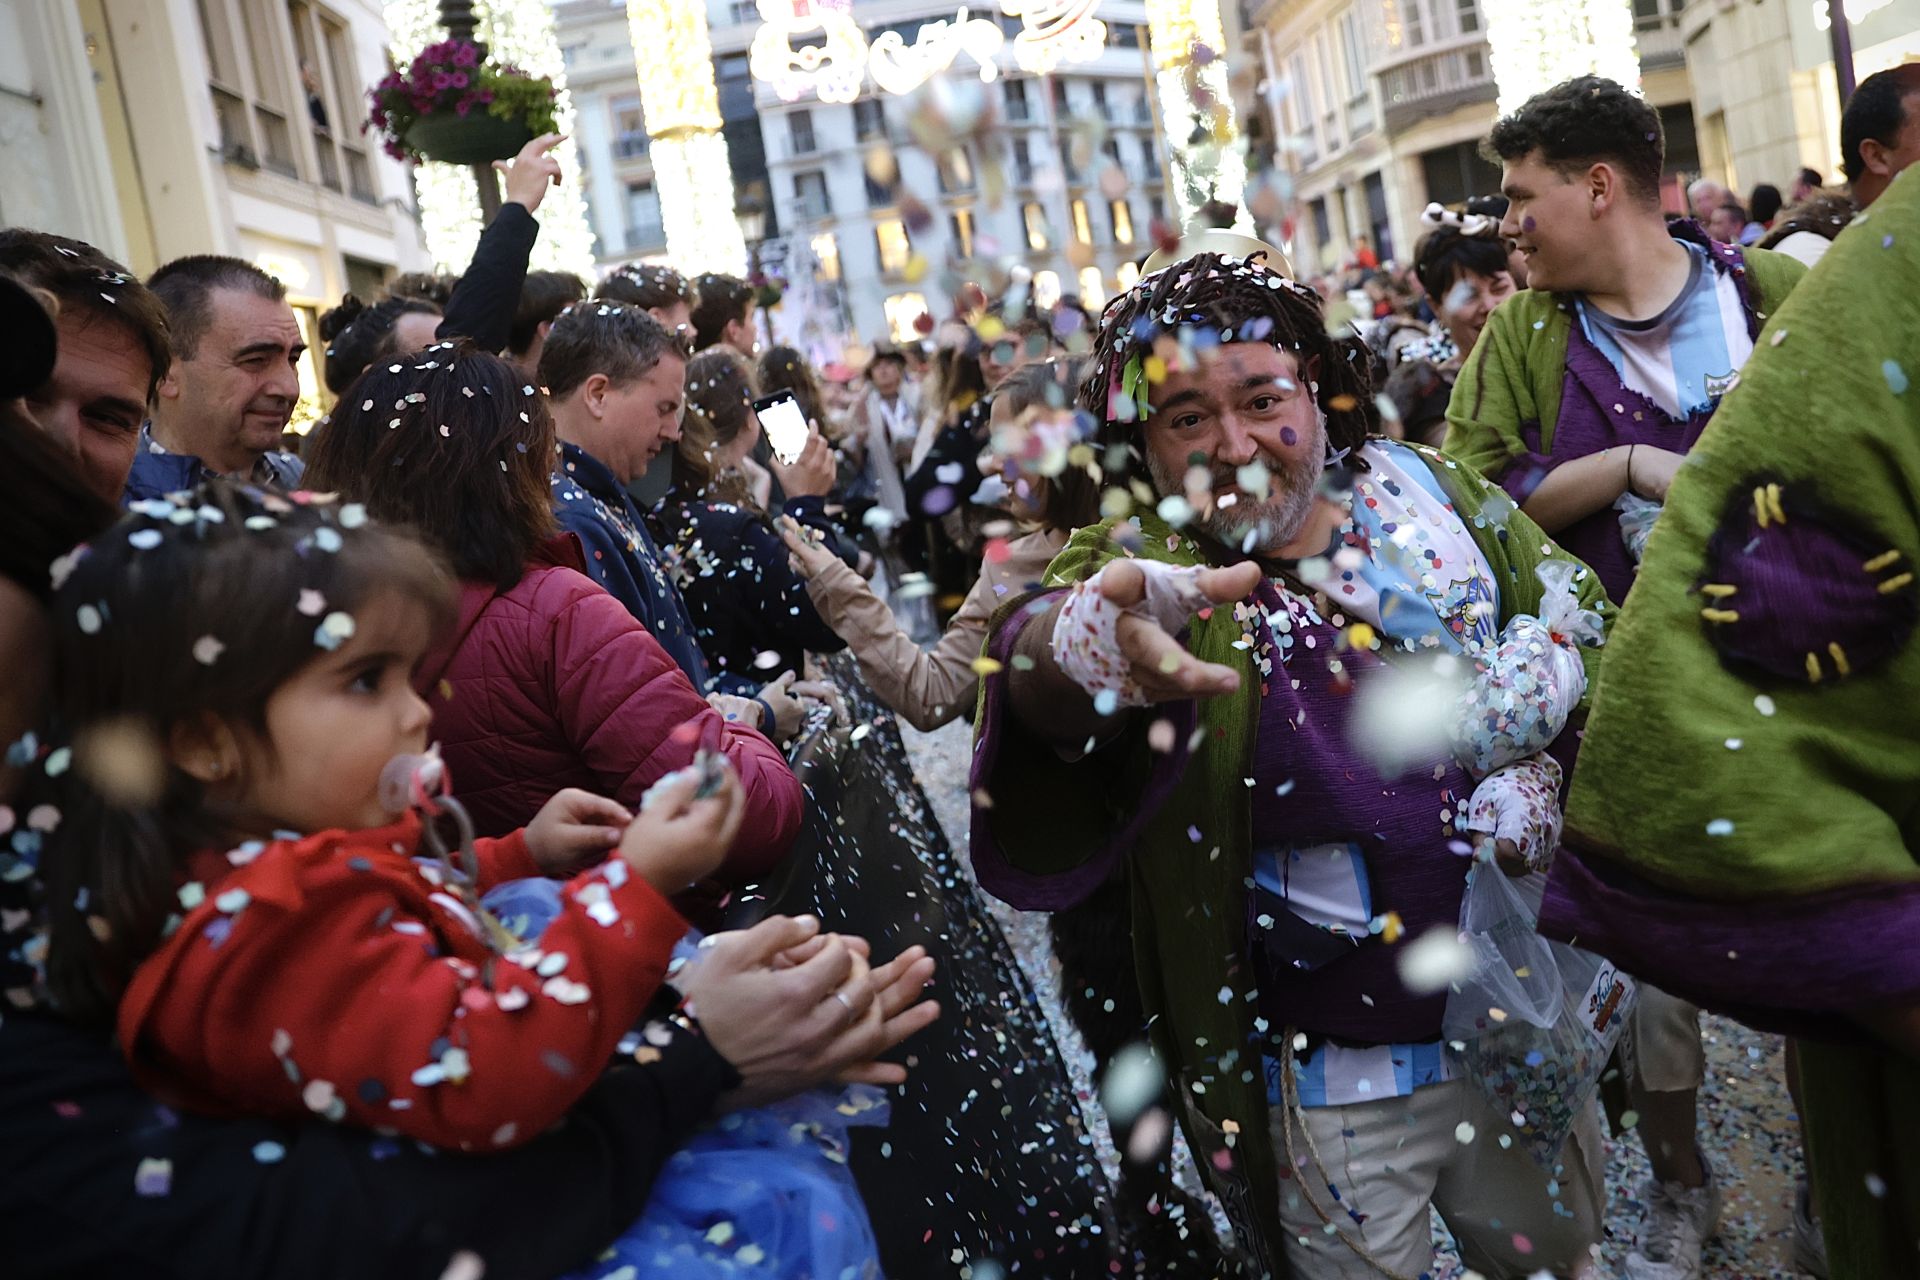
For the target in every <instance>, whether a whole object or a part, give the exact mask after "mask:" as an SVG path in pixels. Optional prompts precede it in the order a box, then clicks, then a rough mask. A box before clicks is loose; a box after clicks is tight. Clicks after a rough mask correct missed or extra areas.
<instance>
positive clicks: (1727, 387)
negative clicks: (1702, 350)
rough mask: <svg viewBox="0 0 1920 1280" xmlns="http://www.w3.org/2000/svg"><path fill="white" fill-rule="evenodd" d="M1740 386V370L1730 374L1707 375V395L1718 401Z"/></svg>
mask: <svg viewBox="0 0 1920 1280" xmlns="http://www.w3.org/2000/svg"><path fill="white" fill-rule="evenodd" d="M1739 385H1740V371H1739V370H1738V369H1735V370H1733V371H1732V372H1730V373H1721V374H1712V373H1710V374H1708V375H1707V395H1708V396H1710V397H1711V398H1713V399H1715V400H1718V399H1719V398H1720V397H1721V396H1724V395H1725V394H1727V392H1729V391H1731V390H1733V389H1734V388H1735V387H1737V386H1739Z"/></svg>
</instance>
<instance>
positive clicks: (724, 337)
mask: <svg viewBox="0 0 1920 1280" xmlns="http://www.w3.org/2000/svg"><path fill="white" fill-rule="evenodd" d="M693 295H694V302H693V315H692V319H693V349H694V351H695V352H701V351H705V350H706V349H707V348H708V347H714V346H719V345H720V344H722V343H725V344H726V345H727V346H729V347H732V348H733V349H734V350H735V351H738V352H739V353H740V354H741V355H743V356H745V357H747V359H749V360H751V359H753V355H754V351H755V349H756V348H757V347H758V346H759V345H760V343H759V339H758V338H757V337H756V336H755V334H754V328H753V312H754V308H755V307H757V306H758V305H759V303H758V301H757V300H756V299H755V297H754V292H753V286H752V285H750V284H748V283H747V282H746V281H745V280H742V279H741V278H740V277H738V276H728V275H720V274H718V273H709V274H707V275H703V276H700V277H698V278H697V279H695V280H694V282H693Z"/></svg>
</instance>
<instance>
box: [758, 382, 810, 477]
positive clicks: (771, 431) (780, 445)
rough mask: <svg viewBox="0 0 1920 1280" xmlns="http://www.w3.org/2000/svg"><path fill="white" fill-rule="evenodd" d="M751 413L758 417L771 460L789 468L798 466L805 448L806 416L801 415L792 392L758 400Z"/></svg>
mask: <svg viewBox="0 0 1920 1280" xmlns="http://www.w3.org/2000/svg"><path fill="white" fill-rule="evenodd" d="M753 411H754V412H755V413H756V414H758V415H759V416H760V430H761V431H762V432H763V433H764V434H765V435H766V437H767V447H768V448H770V449H772V450H773V456H774V457H776V458H778V459H780V461H781V462H782V463H784V464H785V465H787V466H789V467H790V466H792V465H793V464H794V463H796V462H798V461H799V460H800V451H801V450H802V449H805V448H806V447H807V415H806V414H804V413H802V412H800V402H799V401H798V400H795V399H794V398H793V392H791V391H776V392H774V393H773V394H772V395H770V396H761V397H760V398H759V399H758V400H755V401H754V402H753Z"/></svg>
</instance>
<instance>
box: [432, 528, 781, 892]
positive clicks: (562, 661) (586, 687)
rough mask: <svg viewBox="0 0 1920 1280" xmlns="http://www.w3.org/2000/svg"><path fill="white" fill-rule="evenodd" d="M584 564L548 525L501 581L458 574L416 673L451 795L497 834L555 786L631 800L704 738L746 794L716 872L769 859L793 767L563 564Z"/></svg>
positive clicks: (754, 870) (486, 831)
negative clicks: (531, 555) (446, 613)
mask: <svg viewBox="0 0 1920 1280" xmlns="http://www.w3.org/2000/svg"><path fill="white" fill-rule="evenodd" d="M581 563H582V562H581V560H580V550H579V544H578V543H577V542H575V541H574V540H573V539H571V538H566V537H563V538H557V539H555V540H554V541H553V542H550V543H548V544H547V545H546V546H545V547H543V548H542V549H541V551H540V553H539V554H538V555H537V556H536V557H535V560H534V562H533V563H531V564H530V565H529V566H528V569H527V573H526V576H524V577H523V578H521V579H520V581H519V582H517V583H515V584H514V586H513V587H512V588H511V589H509V590H507V591H498V590H496V589H495V588H494V587H492V586H491V585H489V584H486V583H478V582H463V583H462V584H461V591H460V620H459V623H458V624H457V625H456V626H455V627H454V628H453V630H452V631H451V632H450V633H449V634H448V635H447V636H445V637H444V638H443V639H442V640H441V642H440V643H439V644H438V645H436V646H435V648H434V649H433V650H432V651H431V652H429V653H428V654H427V656H426V658H425V659H424V660H423V661H422V662H421V664H420V671H419V674H418V675H417V676H416V677H415V678H414V687H415V688H417V689H418V690H419V691H420V693H421V695H422V696H423V697H425V698H426V700H427V702H428V704H429V705H430V706H432V708H433V733H434V736H435V737H436V738H437V739H439V741H440V746H441V751H442V753H443V754H444V755H445V757H446V761H447V766H448V769H449V771H450V772H451V774H452V779H453V786H454V792H455V794H456V795H458V796H459V797H460V800H461V802H462V803H463V804H465V805H466V806H467V810H468V812H469V813H471V814H472V815H473V821H474V826H475V827H476V828H477V829H478V831H479V833H480V834H481V835H501V834H504V833H505V832H508V831H512V830H514V829H515V828H516V827H522V826H525V825H526V824H527V822H528V821H530V820H531V819H532V817H533V815H534V814H536V813H538V812H539V811H540V806H541V805H543V804H545V803H546V802H547V800H548V799H549V798H550V797H551V796H552V795H553V793H554V792H556V791H558V790H560V789H561V788H562V787H581V788H584V789H585V790H588V791H592V792H595V793H597V794H599V795H604V796H611V797H613V798H614V799H615V800H618V801H619V802H620V803H621V804H624V805H626V806H627V807H628V808H630V809H631V808H634V807H636V806H637V805H638V804H639V803H640V796H641V794H642V793H644V792H645V791H646V789H647V788H648V787H649V786H651V785H653V783H655V782H656V781H658V780H659V779H660V778H661V777H662V776H663V775H665V774H667V773H669V772H671V771H672V770H674V769H679V768H684V767H685V766H687V765H690V764H692V763H693V758H694V754H695V753H696V752H698V751H699V750H700V749H701V748H703V747H705V748H712V749H714V750H718V751H721V752H723V753H724V754H725V755H726V757H727V759H728V760H729V761H731V762H732V764H733V767H734V770H735V772H737V773H738V774H739V775H740V781H741V784H742V785H743V786H744V787H745V788H746V796H747V810H746V818H745V821H743V822H742V823H741V825H740V834H739V835H738V836H737V837H735V839H734V843H733V851H732V852H731V853H730V854H729V855H728V857H727V861H726V865H725V867H724V868H723V869H722V873H721V878H722V879H724V880H727V881H730V882H733V883H739V882H742V881H745V880H748V879H751V878H753V877H755V876H757V875H758V874H760V873H761V872H764V871H765V870H767V869H768V868H769V867H771V866H773V865H774V864H775V863H776V862H778V861H779V860H780V858H781V857H782V856H783V855H784V854H785V853H786V851H787V846H788V844H789V843H791V841H792V840H793V836H794V833H795V832H796V831H798V830H799V829H800V815H801V805H802V804H803V803H804V801H803V798H802V793H801V790H800V783H799V780H798V779H796V778H795V777H794V776H793V773H792V771H791V770H789V769H788V768H787V762H786V760H785V759H784V758H783V757H782V756H781V754H780V751H779V749H778V748H777V747H775V746H774V745H773V744H772V743H770V742H768V741H767V740H766V739H765V738H763V737H761V736H760V735H759V734H758V733H756V732H755V731H754V730H752V729H749V728H746V727H745V726H743V725H739V724H734V723H731V722H729V721H727V720H726V719H725V718H724V717H722V716H721V714H720V713H719V712H717V711H715V710H714V709H713V708H712V707H711V706H709V705H707V702H706V700H705V699H703V698H702V697H701V696H700V695H699V694H697V693H695V692H694V691H693V685H692V684H691V683H689V682H688V680H687V678H686V676H685V675H683V674H682V673H681V671H680V668H679V667H678V666H676V665H675V664H674V661H673V659H672V658H670V657H668V656H667V653H666V650H664V649H662V648H661V647H660V645H659V643H658V642H657V641H656V640H654V638H653V636H652V635H651V634H649V633H648V631H647V629H646V628H645V627H644V626H642V625H641V624H640V623H639V622H637V621H635V620H634V617H633V615H632V614H630V613H628V612H627V610H626V607H625V606H623V605H622V604H621V603H620V602H619V601H618V600H616V599H614V598H613V597H612V596H610V595H608V594H607V593H606V592H605V591H604V590H602V589H601V588H600V586H599V585H598V584H596V583H595V582H593V581H592V580H591V579H589V578H588V577H586V576H585V575H584V574H582V573H580V572H579V571H578V569H577V568H576V567H570V566H578V565H579V564H581Z"/></svg>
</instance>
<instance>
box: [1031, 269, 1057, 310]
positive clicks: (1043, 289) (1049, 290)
mask: <svg viewBox="0 0 1920 1280" xmlns="http://www.w3.org/2000/svg"><path fill="white" fill-rule="evenodd" d="M1058 301H1060V273H1059V272H1058V271H1036V272H1034V273H1033V305H1034V306H1036V307H1038V308H1040V309H1041V310H1042V311H1045V310H1047V309H1048V308H1049V307H1051V306H1053V304H1054V303H1056V302H1058Z"/></svg>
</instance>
